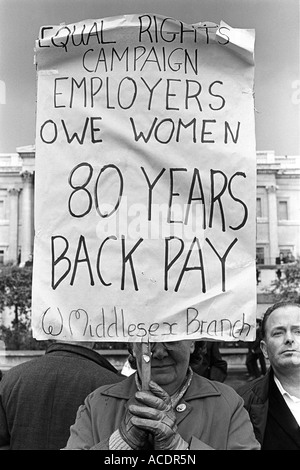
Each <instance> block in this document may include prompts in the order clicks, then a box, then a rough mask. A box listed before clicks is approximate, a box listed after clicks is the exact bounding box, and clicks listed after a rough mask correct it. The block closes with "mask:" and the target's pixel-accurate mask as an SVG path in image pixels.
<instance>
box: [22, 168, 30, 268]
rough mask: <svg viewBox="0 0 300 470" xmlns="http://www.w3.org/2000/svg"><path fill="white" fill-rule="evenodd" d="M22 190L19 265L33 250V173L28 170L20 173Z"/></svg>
mask: <svg viewBox="0 0 300 470" xmlns="http://www.w3.org/2000/svg"><path fill="white" fill-rule="evenodd" d="M22 178H23V191H22V231H21V233H22V235H21V237H22V243H21V245H22V252H21V265H24V263H25V262H26V261H27V260H28V259H29V257H30V255H31V254H32V252H33V239H32V238H33V233H32V217H33V214H32V195H33V191H32V184H33V175H32V173H30V172H29V171H24V173H22Z"/></svg>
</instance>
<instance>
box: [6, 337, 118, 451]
mask: <svg viewBox="0 0 300 470" xmlns="http://www.w3.org/2000/svg"><path fill="white" fill-rule="evenodd" d="M93 347H94V343H91V342H80V343H72V342H53V344H51V345H50V346H49V347H48V349H47V350H46V352H45V354H44V355H43V356H41V357H39V358H37V359H32V360H30V361H27V362H25V363H22V364H19V365H18V366H14V367H12V368H11V369H10V370H8V371H7V372H5V374H3V379H2V380H1V382H0V450H59V449H61V448H63V447H64V446H65V445H66V442H67V440H68V437H69V434H70V426H71V425H72V424H73V423H74V421H75V418H76V413H77V409H78V407H79V406H80V405H81V404H83V402H84V399H85V398H86V396H87V395H88V394H89V393H91V392H92V391H94V390H95V389H96V388H98V387H100V386H101V385H106V384H113V383H116V382H119V381H120V380H123V378H124V377H122V376H121V375H120V374H119V373H118V371H117V369H115V368H114V367H113V366H112V364H111V363H110V362H109V361H108V360H107V359H106V358H105V357H103V356H101V355H100V354H99V353H98V352H97V351H94V350H93Z"/></svg>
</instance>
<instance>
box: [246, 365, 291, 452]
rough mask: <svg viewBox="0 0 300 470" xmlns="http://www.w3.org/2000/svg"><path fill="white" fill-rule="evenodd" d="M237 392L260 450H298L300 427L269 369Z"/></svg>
mask: <svg viewBox="0 0 300 470" xmlns="http://www.w3.org/2000/svg"><path fill="white" fill-rule="evenodd" d="M237 393H238V394H239V395H240V396H241V397H242V398H243V400H244V406H245V408H246V410H247V411H248V413H249V416H250V419H251V422H252V425H253V428H254V432H255V436H256V439H257V440H258V442H259V443H260V444H261V450H300V428H299V426H298V423H297V421H296V420H295V418H294V416H293V415H292V413H291V411H290V410H289V408H288V406H287V405H286V403H285V401H284V398H283V397H282V395H281V393H280V391H279V390H278V387H277V385H276V384H275V381H274V373H273V370H272V368H270V369H269V370H268V372H267V374H266V375H265V376H263V377H259V378H258V379H256V380H253V381H252V382H250V383H249V384H246V385H243V386H242V387H240V388H239V389H238V390H237Z"/></svg>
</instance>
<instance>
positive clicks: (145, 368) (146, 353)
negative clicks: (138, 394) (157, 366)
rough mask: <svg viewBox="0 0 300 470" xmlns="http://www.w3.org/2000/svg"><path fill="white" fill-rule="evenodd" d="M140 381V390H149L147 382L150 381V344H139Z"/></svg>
mask: <svg viewBox="0 0 300 470" xmlns="http://www.w3.org/2000/svg"><path fill="white" fill-rule="evenodd" d="M141 346H142V347H141V353H142V361H141V369H142V370H141V374H142V377H141V381H142V390H149V382H150V380H151V348H150V343H149V342H147V343H141Z"/></svg>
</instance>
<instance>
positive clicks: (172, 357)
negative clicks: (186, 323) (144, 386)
mask: <svg viewBox="0 0 300 470" xmlns="http://www.w3.org/2000/svg"><path fill="white" fill-rule="evenodd" d="M198 343H199V344H198ZM200 343H201V342H200V341H199V342H197V343H195V341H192V340H181V341H169V342H165V343H150V346H151V353H152V354H151V379H152V380H154V382H156V383H157V384H158V385H160V386H161V387H162V388H163V389H164V390H166V392H168V393H169V394H173V393H175V392H176V390H178V388H179V387H180V386H181V384H182V383H183V381H184V379H185V377H186V374H187V370H188V367H189V365H190V364H192V363H193V362H197V361H199V360H201V345H200ZM128 350H129V352H130V354H131V355H132V357H131V358H130V364H131V367H133V368H136V369H137V370H138V373H139V374H140V371H141V361H142V357H141V354H140V348H139V344H138V343H131V344H130V345H129V347H128ZM132 358H133V359H132Z"/></svg>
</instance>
